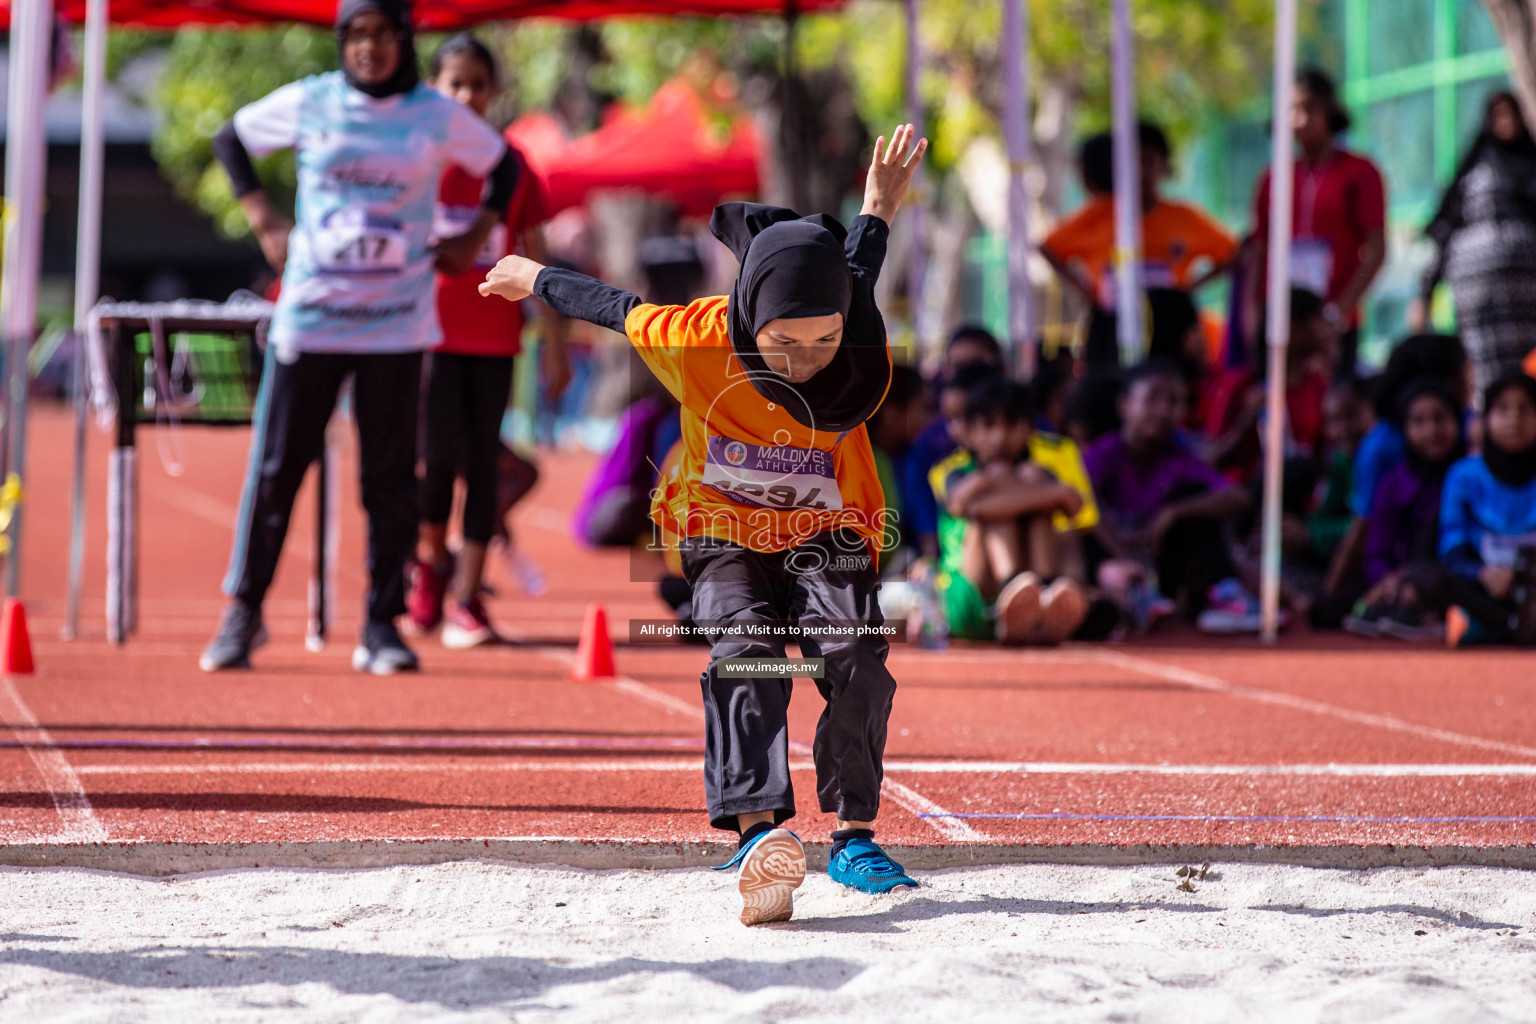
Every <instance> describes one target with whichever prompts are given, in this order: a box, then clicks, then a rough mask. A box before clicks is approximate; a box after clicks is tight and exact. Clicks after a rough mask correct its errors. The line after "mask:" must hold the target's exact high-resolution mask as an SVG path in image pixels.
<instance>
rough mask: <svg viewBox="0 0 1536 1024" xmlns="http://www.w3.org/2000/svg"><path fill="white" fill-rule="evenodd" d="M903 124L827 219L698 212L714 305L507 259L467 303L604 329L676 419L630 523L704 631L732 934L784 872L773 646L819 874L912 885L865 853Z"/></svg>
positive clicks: (876, 889) (878, 697)
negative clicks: (858, 192) (857, 190)
mask: <svg viewBox="0 0 1536 1024" xmlns="http://www.w3.org/2000/svg"><path fill="white" fill-rule="evenodd" d="M915 135H916V132H915V130H914V129H913V127H912V126H911V125H903V126H901V127H899V128H897V129H896V131H895V132H894V133H893V135H892V137H891V142H890V145H889V146H888V147H887V146H886V145H885V139H884V138H883V137H882V138H881V139H879V140H877V141H876V143H875V151H874V160H873V163H872V165H871V167H870V171H869V175H868V178H867V179H866V184H865V192H864V207H863V211H862V213H861V214H860V216H859V217H858V219H857V220H855V221H854V222H853V225H852V228H851V230H845V229H844V228H843V226H842V225H841V224H839V223H838V222H837V221H836V220H834V219H832V218H831V217H827V216H824V215H815V216H810V217H799V216H797V215H796V214H795V213H794V212H793V211H790V210H785V209H781V208H778V207H771V206H759V205H756V204H752V203H727V204H725V205H723V206H720V207H717V208H716V209H715V212H714V215H713V216H712V217H711V219H710V230H711V231H712V232H713V233H714V235H715V237H716V238H718V239H720V241H722V242H723V243H725V245H726V246H727V247H728V248H729V249H730V250H731V252H732V253H733V254H734V255H735V256H736V257H737V259H738V260H740V261H741V273H740V275H739V276H738V278H737V280H736V284H735V286H734V287H733V288H732V291H731V294H730V296H728V297H727V296H714V297H711V298H704V299H698V300H696V301H694V302H692V303H690V304H689V305H687V306H655V305H650V304H647V303H642V302H641V301H640V299H639V298H638V297H637V296H635V295H632V294H630V293H628V292H624V291H620V290H619V289H616V288H611V287H609V286H608V285H605V284H603V283H601V282H599V281H594V280H593V279H592V278H589V277H586V276H584V275H581V274H577V273H575V272H572V271H566V270H560V269H556V268H551V267H543V266H540V265H539V264H538V263H536V262H534V261H532V260H529V259H525V258H522V257H518V256H509V257H507V258H506V259H504V260H502V261H501V262H500V263H498V264H497V265H496V267H495V269H493V270H492V271H491V273H490V274H489V275H488V276H487V278H486V280H485V283H484V284H482V285H481V286H480V292H481V294H483V295H500V296H502V297H503V298H506V299H510V300H512V301H518V300H520V299H523V298H526V297H527V296H529V295H535V296H537V297H538V298H540V299H542V300H543V301H544V302H545V303H546V304H547V305H549V306H550V307H551V308H552V309H554V310H556V311H557V312H559V313H562V314H564V315H566V316H573V317H579V318H581V319H584V320H588V321H590V322H592V323H596V324H599V325H601V326H604V327H609V328H611V329H613V330H616V331H622V332H623V333H625V334H626V335H627V336H628V337H629V339H630V341H631V343H632V344H633V345H634V346H635V348H636V349H637V350H638V351H639V353H640V355H641V356H642V357H643V358H644V359H645V361H646V363H647V365H648V366H649V367H650V369H651V370H652V372H654V373H655V374H656V376H657V377H658V378H659V379H660V380H661V382H662V383H663V384H665V385H666V387H667V390H668V391H670V392H671V393H672V394H673V395H674V396H675V397H676V398H677V400H678V402H679V403H680V404H681V406H682V432H683V442H682V444H683V450H682V456H681V458H680V459H679V460H678V462H677V465H676V467H675V468H674V469H673V470H672V471H671V472H670V473H668V474H667V475H666V476H664V477H663V478H662V480H661V481H660V483H659V484H658V486H657V490H656V494H655V498H654V501H653V503H652V508H651V518H652V519H653V520H654V522H655V523H656V525H657V527H658V528H659V531H660V533H661V536H662V537H663V539H664V540H665V541H666V542H668V543H675V544H678V545H679V547H680V549H681V550H680V553H681V556H682V559H681V561H682V569H683V573H684V575H685V576H686V577H687V579H688V582H689V583H690V584H692V586H693V588H694V597H693V618H694V621H695V622H697V623H699V624H700V625H701V626H703V627H704V628H705V629H706V630H707V631H708V633H709V638H710V640H711V642H712V643H713V645H714V646H713V650H712V652H711V654H712V659H713V660H712V661H711V663H710V665H709V667H708V669H706V670H705V671H704V673H703V674H702V675H701V677H700V683H701V685H702V689H703V696H704V712H705V727H704V728H705V737H704V750H705V754H704V785H705V794H706V801H707V804H708V808H709V818H710V824H711V825H713V826H714V827H716V828H719V829H726V830H730V831H735V832H738V833H739V834H740V836H741V842H740V847H739V849H738V852H737V854H736V856H735V857H733V858H732V859H731V861H730V862H729V863H728V864H727V865H724V866H725V867H735V868H736V869H737V888H738V889H739V891H740V893H741V897H742V910H741V921H742V923H743V924H748V925H751V924H757V923H759V922H763V921H782V920H787V919H788V918H789V917H790V916H791V914H792V913H793V909H794V907H793V893H794V890H795V889H796V888H798V887H799V885H800V884H801V882H802V881H803V880H804V878H805V851H804V849H803V848H802V847H801V845H800V840H799V838H798V837H797V836H796V835H795V834H794V833H793V832H791V831H789V830H788V829H785V828H781V827H780V826H781V825H782V824H783V822H785V821H786V820H788V819H789V818H791V817H793V816H794V814H795V798H794V791H793V788H792V787H791V785H790V774H789V734H788V720H787V712H788V706H789V699H790V691H791V679H790V678H788V677H787V676H781V675H774V674H772V673H771V672H767V673H765V672H764V670H763V669H762V667H761V666H760V665H754V664H753V663H755V662H760V661H761V660H762V659H766V658H782V657H783V655H784V643H785V640H786V639H789V640H792V641H794V642H798V643H799V645H800V649H801V652H802V653H803V654H804V655H805V656H806V657H808V658H813V659H821V660H822V662H823V666H824V675H823V677H822V678H819V679H816V680H815V682H816V685H817V688H818V689H819V690H820V691H821V695H822V697H823V698H824V699H825V700H826V702H827V707H826V710H825V711H824V712H823V713H822V716H821V721H820V722H819V723H818V725H817V728H816V736H815V740H814V743H813V746H812V759H813V760H814V761H815V765H816V788H817V796H818V799H819V803H820V806H821V809H822V811H823V812H825V813H828V814H835V815H836V819H837V821H836V824H837V828H836V829H835V830H834V831H833V832H832V851H831V853H830V855H829V857H828V866H827V870H828V874H830V875H831V877H832V878H833V880H834V881H837V882H839V883H841V884H843V885H846V886H849V887H850V888H853V889H858V890H860V891H863V892H873V893H884V892H890V891H891V890H893V889H895V888H897V887H900V886H913V887H915V886H916V885H917V883H916V882H915V881H913V880H912V879H911V878H910V877H909V876H908V875H907V873H906V871H905V870H904V869H903V868H902V866H901V865H900V864H898V863H896V862H895V861H893V860H891V859H890V858H889V857H888V856H886V854H885V852H884V851H883V850H881V849H880V847H879V846H878V845H876V843H875V841H874V820H875V817H876V814H877V813H878V811H879V805H880V783H881V780H882V778H883V775H884V767H883V762H884V752H885V737H886V723H887V721H888V719H889V717H890V712H891V701H892V698H893V697H894V695H895V692H896V681H895V680H894V679H893V678H892V677H891V674H890V672H889V670H888V669H887V668H886V666H885V658H886V654H887V650H888V644H887V642H886V640H885V639H884V636H885V634H884V630H883V626H884V620H883V618H882V616H881V614H880V606H879V603H878V602H877V600H876V594H877V592H878V590H879V575H878V569H877V565H876V558H877V556H878V553H879V550H880V548H881V546H882V541H883V540H884V534H885V532H886V531H887V528H888V526H889V524H888V523H887V522H886V516H887V513H886V510H885V500H884V495H883V494H882V492H881V488H880V481H879V476H878V474H877V471H876V467H875V459H874V454H873V452H872V450H871V448H870V442H869V434H868V431H867V429H866V427H865V422H866V421H867V420H868V419H869V418H870V416H872V415H873V414H874V412H875V410H876V409H877V408H879V406H880V404H881V402H882V401H883V400H884V398H885V393H886V390H887V388H888V387H889V386H890V380H891V355H890V349H889V347H888V345H887V341H886V336H885V327H884V324H883V322H882V320H881V318H880V311H879V309H878V308H877V307H876V305H875V297H874V285H875V280H876V278H877V277H878V276H879V273H880V267H881V264H882V263H883V262H884V259H885V246H886V239H887V236H888V234H889V231H890V222H891V219H892V218H893V217H894V216H895V213H896V210H897V208H898V207H899V206H900V205H901V201H902V199H903V198H904V197H905V195H906V192H907V187H908V185H909V184H910V183H911V180H912V174H913V172H914V171H915V170H916V169H917V166H918V163H919V162H920V161H921V160H922V155H923V153H924V152H925V151H926V149H927V147H928V142H927V140H926V139H924V140H922V141H920V142H917V144H916V145H915V146H914V145H913V140H914V138H915Z"/></svg>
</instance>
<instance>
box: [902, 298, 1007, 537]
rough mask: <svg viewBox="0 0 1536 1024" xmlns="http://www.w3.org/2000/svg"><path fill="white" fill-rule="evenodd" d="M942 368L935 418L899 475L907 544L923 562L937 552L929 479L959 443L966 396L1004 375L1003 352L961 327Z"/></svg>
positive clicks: (979, 334) (934, 507)
mask: <svg viewBox="0 0 1536 1024" xmlns="http://www.w3.org/2000/svg"><path fill="white" fill-rule="evenodd" d="M988 340H990V342H991V344H990V345H988V344H987V341H988ZM951 357H954V358H955V359H961V358H962V357H963V361H960V362H954V363H951V361H950V359H951ZM945 367H946V368H945V370H944V374H943V376H942V377H940V378H939V381H938V382H937V383H936V385H935V387H934V391H935V392H936V393H937V395H938V410H939V415H938V416H937V417H935V418H934V419H933V420H932V421H930V422H929V424H928V426H927V427H925V428H924V429H923V430H922V432H921V433H919V434H918V435H917V438H916V440H914V441H913V442H912V455H911V458H910V459H909V460H908V462H907V469H906V473H905V474H904V482H905V484H906V493H907V495H908V502H909V505H908V510H909V512H910V513H911V519H910V521H909V522H910V527H911V528H910V531H909V532H908V535H907V536H908V543H909V544H912V545H913V547H914V550H915V551H916V552H917V553H918V554H920V555H921V556H922V557H924V558H933V557H935V556H936V555H937V554H938V552H939V546H938V545H939V542H938V522H939V509H938V505H937V504H935V503H934V499H933V489H932V488H931V487H930V486H929V484H928V477H929V475H930V474H931V473H932V472H933V467H934V466H935V465H936V464H937V463H938V461H939V460H940V459H942V458H944V457H945V456H947V455H949V453H950V452H952V451H954V450H955V448H956V446H958V445H959V443H960V441H959V438H958V436H957V435H958V425H959V423H960V421H961V420H962V419H963V418H964V416H965V394H966V392H967V391H968V390H969V389H970V388H972V387H974V386H975V385H977V384H979V383H980V382H982V381H984V380H987V379H988V378H993V377H1000V376H1002V375H1003V368H1002V367H1003V362H1002V349H1001V348H1000V347H999V346H998V344H997V339H996V338H993V337H992V335H990V334H987V333H986V331H984V330H982V329H981V328H979V327H961V328H959V329H957V330H956V331H955V333H954V334H952V335H951V336H950V339H949V345H948V346H947V347H946V349H945Z"/></svg>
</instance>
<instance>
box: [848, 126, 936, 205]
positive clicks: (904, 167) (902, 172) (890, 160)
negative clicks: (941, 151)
mask: <svg viewBox="0 0 1536 1024" xmlns="http://www.w3.org/2000/svg"><path fill="white" fill-rule="evenodd" d="M916 134H917V129H916V128H914V127H912V126H911V125H910V124H904V125H899V126H898V127H897V128H896V130H895V131H894V132H892V133H891V144H890V146H889V147H886V145H885V136H884V135H882V136H880V137H879V138H878V139H876V140H875V155H874V159H872V160H871V161H870V164H869V174H868V175H867V176H866V177H865V179H864V208H863V209H861V210H860V211H859V213H860V214H861V215H863V214H868V215H869V216H872V217H879V218H880V219H881V220H883V221H885V222H886V224H890V223H891V220H892V219H893V218H895V216H896V211H897V210H898V209H900V207H901V202H902V200H903V199H905V198H906V197H907V189H908V188H910V187H911V185H912V175H914V174H916V173H917V168H918V165H919V164H921V163H922V162H923V154H924V153H926V152H928V140H927V139H921V140H919V141H918V143H917V145H915V146H914V145H913V144H912V138H913V136H915V135H916Z"/></svg>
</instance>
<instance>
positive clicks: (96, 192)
mask: <svg viewBox="0 0 1536 1024" xmlns="http://www.w3.org/2000/svg"><path fill="white" fill-rule="evenodd" d="M107 3H108V0H86V5H85V82H84V101H85V102H84V106H83V107H82V108H81V112H80V202H79V220H78V222H77V224H76V225H75V376H74V389H75V393H74V401H75V464H74V468H73V473H74V477H73V479H72V481H71V483H70V495H69V589H68V594H67V596H66V599H65V606H64V636H65V637H66V638H68V639H74V637H75V636H76V635H77V633H78V632H79V629H80V585H81V577H82V576H83V574H84V570H85V441H86V429H85V419H86V406H87V404H88V402H89V399H88V397H87V392H88V391H89V390H90V389H89V387H88V384H87V381H88V377H87V374H86V370H85V367H86V365H87V360H86V350H85V347H86V335H87V333H88V331H89V323H88V321H89V320H90V315H91V307H92V306H94V305H96V299H97V298H98V293H99V292H100V290H101V188H102V173H103V170H102V168H103V161H104V149H105V147H104V145H103V141H102V134H101V133H102V124H101V121H102V117H101V98H102V92H103V91H104V90H105V86H106V79H107Z"/></svg>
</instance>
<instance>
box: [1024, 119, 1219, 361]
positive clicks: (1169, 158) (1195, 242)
mask: <svg viewBox="0 0 1536 1024" xmlns="http://www.w3.org/2000/svg"><path fill="white" fill-rule="evenodd" d="M1139 137H1140V143H1141V145H1140V154H1141V235H1142V287H1143V288H1144V289H1145V290H1146V293H1147V299H1148V301H1149V303H1150V304H1151V306H1152V318H1151V331H1152V335H1153V337H1152V340H1151V343H1150V344H1149V346H1148V350H1149V352H1151V354H1153V355H1160V356H1164V357H1171V356H1175V355H1176V353H1177V351H1178V350H1179V348H1180V344H1181V342H1182V338H1171V339H1168V341H1166V342H1162V339H1160V338H1159V337H1158V336H1157V335H1158V329H1159V324H1158V321H1159V319H1160V318H1159V317H1158V312H1159V307H1160V306H1161V305H1163V304H1164V302H1163V296H1165V295H1166V293H1167V292H1169V291H1181V292H1193V291H1195V290H1196V289H1197V288H1199V287H1200V286H1201V285H1203V284H1205V283H1206V282H1207V281H1210V280H1211V279H1212V278H1214V277H1217V276H1219V275H1221V274H1223V273H1225V272H1226V271H1227V269H1228V268H1229V267H1230V266H1231V265H1232V262H1233V260H1234V259H1235V258H1236V257H1237V243H1236V242H1235V241H1233V239H1232V236H1231V235H1230V234H1228V233H1227V232H1226V230H1225V229H1223V228H1222V226H1221V225H1220V224H1218V223H1216V221H1215V220H1213V219H1212V218H1211V216H1210V215H1209V214H1207V213H1206V212H1205V211H1204V210H1201V209H1200V208H1199V207H1198V206H1194V205H1192V204H1190V203H1184V202H1180V201H1178V200H1176V199H1166V198H1164V197H1163V195H1162V186H1163V182H1164V181H1165V180H1167V178H1168V175H1169V172H1170V169H1171V167H1172V163H1173V151H1172V149H1171V147H1170V146H1169V145H1168V136H1166V135H1165V134H1163V130H1162V129H1161V128H1159V127H1158V126H1157V125H1155V124H1150V123H1148V122H1146V121H1143V122H1141V124H1140V125H1139ZM1078 167H1079V171H1080V173H1081V174H1082V178H1083V187H1084V188H1085V189H1086V190H1087V191H1088V202H1087V203H1085V204H1084V205H1083V208H1082V209H1080V210H1078V211H1077V212H1076V213H1075V214H1073V215H1072V216H1071V217H1068V218H1067V219H1066V220H1065V221H1063V222H1062V223H1061V224H1059V225H1058V226H1057V227H1056V229H1055V230H1054V231H1052V232H1051V233H1050V234H1049V235H1048V236H1047V237H1046V239H1045V241H1044V242H1043V243H1042V244H1041V246H1040V251H1041V252H1042V253H1044V255H1045V258H1046V259H1047V260H1048V261H1049V262H1050V264H1051V266H1053V267H1055V268H1056V272H1057V273H1058V274H1060V275H1061V279H1062V281H1063V283H1065V284H1066V285H1067V287H1068V288H1070V289H1071V290H1073V291H1075V292H1077V293H1078V294H1079V296H1080V297H1081V298H1082V299H1083V300H1084V301H1085V302H1087V303H1088V306H1089V309H1090V314H1089V320H1088V341H1087V346H1086V349H1087V350H1086V352H1085V358H1086V360H1087V361H1088V363H1089V364H1090V365H1094V366H1114V365H1116V364H1117V363H1118V362H1119V351H1118V349H1117V347H1116V341H1115V320H1114V316H1115V196H1114V188H1115V179H1114V160H1113V144H1112V142H1111V139H1110V137H1109V135H1107V134H1105V135H1096V136H1094V137H1093V138H1091V139H1089V140H1088V141H1086V142H1085V143H1083V147H1082V150H1081V152H1080V153H1079V156H1078ZM1174 319H1176V318H1174ZM1181 328H1182V325H1175V326H1174V327H1173V328H1172V329H1173V330H1176V331H1178V332H1179V333H1180V334H1182V333H1183V330H1182V329H1181Z"/></svg>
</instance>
